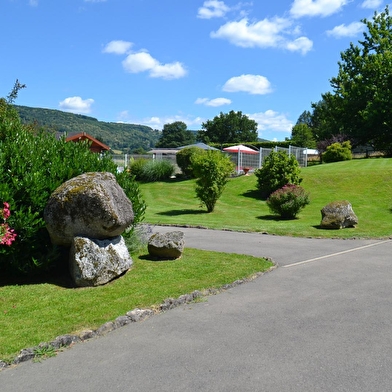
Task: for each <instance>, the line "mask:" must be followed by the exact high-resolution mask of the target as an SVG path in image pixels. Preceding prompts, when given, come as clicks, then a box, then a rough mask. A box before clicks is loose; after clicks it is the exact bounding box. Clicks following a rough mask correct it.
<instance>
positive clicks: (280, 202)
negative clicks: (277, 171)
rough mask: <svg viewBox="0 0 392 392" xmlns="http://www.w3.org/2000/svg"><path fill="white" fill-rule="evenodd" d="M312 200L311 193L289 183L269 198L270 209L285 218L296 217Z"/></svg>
mask: <svg viewBox="0 0 392 392" xmlns="http://www.w3.org/2000/svg"><path fill="white" fill-rule="evenodd" d="M309 202H310V200H309V194H308V193H307V192H305V190H304V189H303V188H302V187H301V186H298V185H291V184H287V185H285V186H284V187H283V188H280V189H278V190H277V191H275V192H273V193H272V194H271V195H270V196H269V198H268V199H267V205H268V207H269V209H270V211H271V212H272V213H274V214H277V215H280V217H281V218H283V219H294V218H295V217H296V216H297V215H298V213H299V212H300V211H301V210H302V209H303V208H304V207H305V206H306V205H308V204H309Z"/></svg>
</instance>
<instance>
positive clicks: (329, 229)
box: [312, 225, 355, 231]
mask: <svg viewBox="0 0 392 392" xmlns="http://www.w3.org/2000/svg"><path fill="white" fill-rule="evenodd" d="M312 227H313V228H314V229H316V230H326V231H340V230H348V229H352V230H353V229H355V227H345V228H344V229H333V228H328V227H322V226H320V225H315V226H312Z"/></svg>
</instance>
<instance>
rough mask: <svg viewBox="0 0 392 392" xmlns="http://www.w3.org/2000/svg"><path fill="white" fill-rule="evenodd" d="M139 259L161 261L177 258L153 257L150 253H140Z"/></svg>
mask: <svg viewBox="0 0 392 392" xmlns="http://www.w3.org/2000/svg"><path fill="white" fill-rule="evenodd" d="M139 259H140V260H147V261H156V262H162V261H175V260H178V258H173V259H171V258H159V257H154V256H151V255H150V254H146V255H142V256H139Z"/></svg>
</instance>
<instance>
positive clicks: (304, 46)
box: [286, 37, 313, 54]
mask: <svg viewBox="0 0 392 392" xmlns="http://www.w3.org/2000/svg"><path fill="white" fill-rule="evenodd" d="M312 47H313V42H312V41H311V40H310V39H309V38H307V37H299V38H297V39H295V40H294V41H291V42H287V44H286V48H287V49H288V50H290V51H291V52H301V53H302V54H306V53H307V52H309V50H311V49H312Z"/></svg>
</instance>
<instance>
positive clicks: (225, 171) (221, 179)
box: [192, 151, 234, 212]
mask: <svg viewBox="0 0 392 392" xmlns="http://www.w3.org/2000/svg"><path fill="white" fill-rule="evenodd" d="M192 166H193V172H194V174H195V176H196V178H197V180H196V197H197V198H199V199H200V201H201V204H202V205H205V206H206V207H207V212H212V211H213V210H214V208H215V204H216V202H217V201H218V199H219V198H220V196H221V195H222V192H223V190H224V188H225V185H226V184H227V181H228V177H229V176H230V174H231V173H232V172H233V170H234V164H233V162H231V160H230V158H229V157H228V156H226V155H223V154H222V153H221V152H220V151H206V152H205V153H204V154H196V155H194V156H193V158H192Z"/></svg>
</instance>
